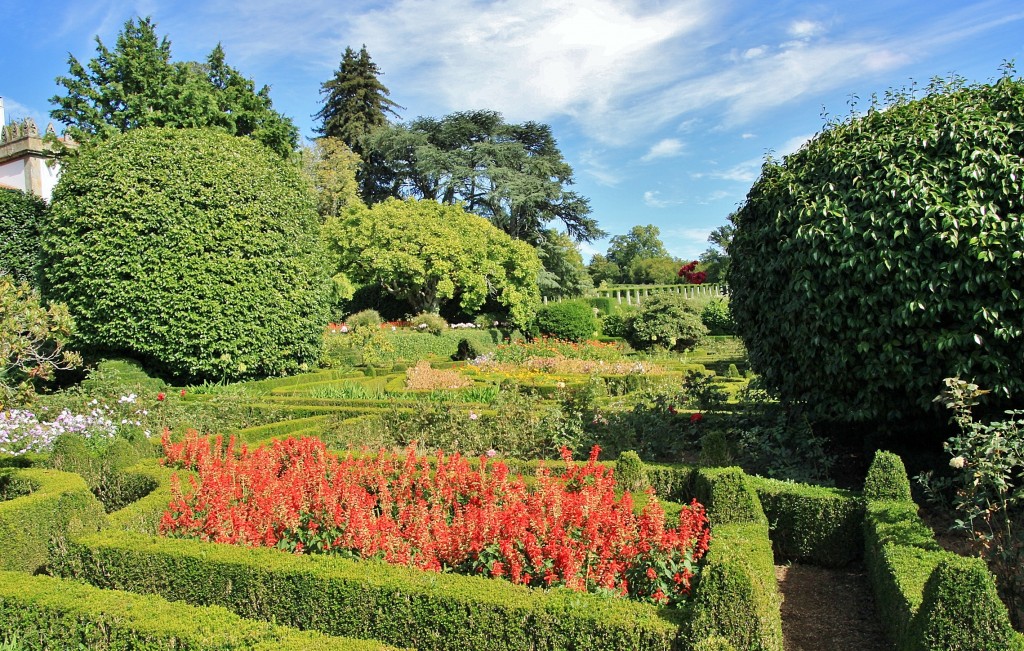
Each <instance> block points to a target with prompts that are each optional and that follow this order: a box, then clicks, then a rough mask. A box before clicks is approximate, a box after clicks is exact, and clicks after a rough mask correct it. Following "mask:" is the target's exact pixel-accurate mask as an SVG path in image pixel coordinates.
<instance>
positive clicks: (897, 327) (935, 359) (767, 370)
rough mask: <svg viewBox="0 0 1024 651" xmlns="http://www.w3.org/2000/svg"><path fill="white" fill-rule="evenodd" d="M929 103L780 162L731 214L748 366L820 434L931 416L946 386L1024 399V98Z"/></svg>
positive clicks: (994, 95)
mask: <svg viewBox="0 0 1024 651" xmlns="http://www.w3.org/2000/svg"><path fill="white" fill-rule="evenodd" d="M931 90H932V92H931V93H929V94H928V95H927V96H926V97H924V98H923V99H920V100H915V101H908V100H906V99H900V98H899V97H897V101H896V102H895V103H894V104H893V105H891V106H889V107H887V108H885V110H880V109H878V108H876V107H872V108H871V109H870V110H869V111H868V112H867V113H866V114H865V115H862V116H859V117H855V118H852V119H850V120H848V121H846V122H843V123H839V124H831V125H828V126H827V127H826V128H825V130H824V131H823V132H822V133H821V134H820V135H819V136H818V137H816V138H815V139H813V140H812V141H811V142H810V143H808V144H807V145H806V146H804V147H803V148H802V149H800V150H799V151H798V152H796V153H795V154H792V155H790V156H787V157H786V158H785V159H784V160H783V161H782V162H781V163H779V162H769V163H768V164H766V165H765V167H764V168H763V171H762V174H761V178H760V179H759V180H758V181H757V182H756V183H755V185H754V187H753V188H752V189H751V190H750V192H749V194H748V195H747V201H746V203H745V204H744V205H743V206H742V208H741V209H740V210H739V211H738V213H737V214H736V216H735V225H736V232H735V236H734V238H733V240H732V243H731V244H730V245H729V254H730V258H731V269H730V271H729V284H730V291H731V306H732V311H733V315H734V317H735V319H736V322H737V325H738V328H739V333H740V335H741V336H742V337H743V338H744V340H745V341H746V343H747V346H748V349H749V352H750V361H751V364H752V366H753V368H754V370H755V371H757V372H758V373H760V374H761V375H762V377H763V378H764V380H765V381H766V382H767V383H768V385H769V386H771V387H773V388H774V389H775V390H777V391H778V393H779V394H780V396H781V397H782V398H783V399H785V400H788V401H797V402H804V403H806V404H807V405H808V406H809V408H810V409H811V410H812V411H813V413H814V414H815V415H816V416H818V417H820V418H825V419H843V420H853V421H870V420H877V419H887V418H892V419H895V418H899V417H908V416H912V415H915V414H920V413H921V412H923V411H924V410H926V409H928V408H929V403H930V402H931V399H932V397H933V396H934V395H935V393H936V391H937V389H938V388H939V386H940V383H941V381H942V379H943V378H945V377H953V376H960V377H966V378H972V379H973V381H975V382H977V383H978V384H980V385H982V386H987V387H991V388H993V389H994V390H995V391H994V392H995V393H997V394H999V395H1001V396H1002V397H1003V398H1006V397H1013V398H1014V399H1017V400H1019V399H1020V395H1021V393H1022V391H1024V357H1022V356H1021V354H1020V350H1021V346H1022V344H1024V326H1022V324H1024V300H1022V299H1024V295H1022V291H1024V264H1022V261H1024V226H1022V221H1021V212H1022V209H1021V196H1022V195H1024V158H1022V156H1021V154H1022V152H1024V128H1022V127H1024V82H1022V81H1020V80H1015V79H1011V78H1003V79H1002V80H1000V81H999V82H997V83H995V84H992V85H983V86H972V87H963V86H962V85H961V84H958V83H953V84H941V83H940V84H937V85H936V86H935V87H933V88H932V89H931Z"/></svg>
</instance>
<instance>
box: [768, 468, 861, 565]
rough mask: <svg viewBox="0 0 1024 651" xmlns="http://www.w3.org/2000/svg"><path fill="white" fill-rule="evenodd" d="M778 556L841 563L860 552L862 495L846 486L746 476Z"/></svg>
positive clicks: (820, 562) (821, 562) (833, 563)
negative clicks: (811, 484) (761, 508)
mask: <svg viewBox="0 0 1024 651" xmlns="http://www.w3.org/2000/svg"><path fill="white" fill-rule="evenodd" d="M748 483H749V484H750V485H751V486H752V487H753V488H754V490H756V491H757V496H758V499H760V501H761V506H762V507H764V513H765V516H766V517H767V518H768V523H769V527H770V530H771V539H772V546H773V547H774V549H775V558H776V559H777V560H779V561H786V562H790V561H793V562H798V563H810V564H812V565H819V566H822V567H843V566H845V565H848V564H850V563H853V562H856V561H859V560H860V559H861V558H862V557H863V555H864V527H863V523H864V500H863V499H862V498H861V497H860V496H859V495H857V494H855V493H853V492H851V491H845V490H840V489H836V488H823V487H819V486H808V485H807V484H795V483H791V482H783V481H778V480H775V479H765V478H762V477H750V478H749V479H748Z"/></svg>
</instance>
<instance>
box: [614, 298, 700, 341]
mask: <svg viewBox="0 0 1024 651" xmlns="http://www.w3.org/2000/svg"><path fill="white" fill-rule="evenodd" d="M707 334H708V329H707V327H705V325H704V324H703V323H702V322H701V320H700V315H699V314H698V313H697V310H696V308H694V307H693V305H692V303H691V302H690V301H688V300H687V299H686V298H684V297H683V296H682V295H680V294H659V295H657V296H652V297H651V298H649V299H647V300H646V301H644V303H643V304H642V305H641V306H640V310H639V311H638V312H637V313H636V314H635V315H633V316H632V317H630V318H629V320H628V322H627V327H626V341H628V342H629V344H630V345H631V346H633V347H634V348H636V349H638V350H645V349H649V348H655V347H658V348H666V349H668V350H686V349H688V348H693V347H694V346H696V345H697V344H698V343H700V342H701V340H703V339H704V337H706V336H707Z"/></svg>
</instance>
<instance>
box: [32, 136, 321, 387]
mask: <svg viewBox="0 0 1024 651" xmlns="http://www.w3.org/2000/svg"><path fill="white" fill-rule="evenodd" d="M318 239H319V226H318V221H317V216H316V212H315V210H314V203H313V199H312V197H311V195H310V191H309V190H308V189H307V185H306V184H305V183H304V182H303V181H302V179H301V177H300V176H299V172H298V170H297V169H296V168H294V167H293V166H291V165H290V164H288V163H285V162H282V161H281V160H279V159H278V158H277V157H276V156H275V155H274V154H273V153H272V152H270V151H269V150H267V149H265V148H263V147H262V146H260V145H258V144H256V143H254V142H252V141H249V140H247V139H243V138H236V137H232V136H229V135H226V134H223V133H219V132H214V131H204V130H193V129H137V130H133V131H130V132H128V133H124V134H121V135H118V136H115V137H114V138H112V139H111V140H109V141H108V142H106V143H103V144H102V145H98V146H96V147H92V148H85V149H83V150H82V151H81V152H80V153H79V154H78V155H77V156H76V157H75V158H74V159H73V160H71V161H70V164H69V165H67V166H66V168H65V169H64V172H63V174H62V176H61V180H60V182H59V183H58V184H57V188H56V189H55V191H54V196H53V205H52V207H51V210H50V212H49V215H48V218H47V219H46V221H45V224H44V228H43V269H44V270H45V273H44V278H43V291H44V296H45V297H46V298H47V299H48V300H51V301H52V300H59V301H62V302H65V303H66V304H67V306H68V309H69V310H70V312H71V314H72V316H74V318H75V322H76V325H77V328H78V329H77V336H78V342H80V344H81V345H82V346H83V347H87V348H88V349H90V350H92V351H93V352H104V353H117V354H126V355H128V356H132V357H137V358H141V359H144V360H145V361H147V362H148V363H150V364H151V365H152V366H153V367H154V368H156V369H158V370H160V371H161V372H163V373H165V374H167V375H170V376H172V377H175V378H179V379H183V380H188V381H193V382H195V381H203V380H221V379H235V378H243V377H253V376H265V375H276V374H281V373H288V372H293V371H297V370H300V369H302V368H305V367H306V366H307V365H310V366H312V365H315V364H316V362H317V358H318V356H319V350H320V345H321V337H322V334H323V329H324V326H325V325H326V319H327V312H326V309H327V306H326V304H325V297H326V296H327V291H326V283H327V278H326V273H325V271H324V269H323V268H322V266H321V265H320V264H319V263H320V259H319V257H318V255H317V254H318V248H317V247H318Z"/></svg>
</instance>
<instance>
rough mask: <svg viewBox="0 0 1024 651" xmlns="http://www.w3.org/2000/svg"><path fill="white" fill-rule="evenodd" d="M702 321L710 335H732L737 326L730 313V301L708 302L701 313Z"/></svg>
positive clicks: (718, 299) (716, 300) (717, 300)
mask: <svg viewBox="0 0 1024 651" xmlns="http://www.w3.org/2000/svg"><path fill="white" fill-rule="evenodd" d="M700 320H701V323H703V324H704V325H705V326H706V327H707V329H708V334H709V335H731V334H734V333H735V330H736V324H735V323H734V322H733V320H732V314H730V313H729V301H727V300H726V299H723V298H716V299H713V300H711V301H709V302H708V304H707V305H705V306H704V309H702V310H701V311H700Z"/></svg>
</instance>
